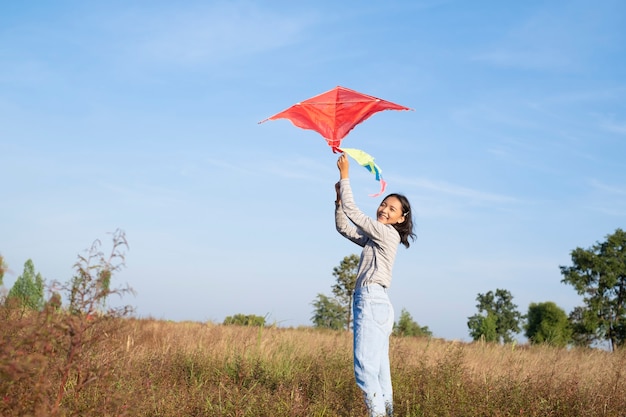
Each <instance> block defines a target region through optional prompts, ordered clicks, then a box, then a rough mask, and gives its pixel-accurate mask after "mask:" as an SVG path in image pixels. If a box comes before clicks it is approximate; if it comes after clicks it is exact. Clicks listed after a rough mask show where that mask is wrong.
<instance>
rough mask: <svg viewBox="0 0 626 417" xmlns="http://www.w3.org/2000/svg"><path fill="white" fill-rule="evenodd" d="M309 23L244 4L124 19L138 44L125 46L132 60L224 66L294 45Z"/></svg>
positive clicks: (126, 28) (163, 12) (166, 11)
mask: <svg viewBox="0 0 626 417" xmlns="http://www.w3.org/2000/svg"><path fill="white" fill-rule="evenodd" d="M309 23H310V22H308V21H307V20H306V19H305V18H301V19H300V18H293V17H287V16H283V15H281V14H279V13H277V12H275V11H271V12H270V11H267V10H264V9H260V8H258V7H257V6H256V5H255V4H252V3H242V2H235V3H222V4H218V5H211V6H210V7H201V8H196V9H189V8H188V9H185V10H184V11H182V10H160V11H159V12H158V13H154V14H152V15H147V16H145V15H141V16H139V15H133V16H127V17H126V18H125V22H124V23H123V26H125V29H124V30H126V31H128V32H132V35H133V36H132V39H134V41H133V42H131V43H130V44H127V45H125V46H124V47H125V48H126V50H127V52H128V53H129V54H130V55H131V56H134V55H136V56H139V57H140V58H143V59H145V60H148V61H157V62H166V63H173V64H182V65H187V64H191V65H193V64H206V63H209V64H210V63H219V62H222V61H223V60H227V59H231V58H234V57H239V56H245V55H247V54H258V53H262V52H265V51H269V50H272V49H275V48H280V47H282V46H285V45H289V44H292V43H294V42H296V41H297V40H298V39H299V37H300V36H301V33H302V31H303V29H305V28H306V27H307V26H308V24H309ZM127 35H128V34H127ZM126 40H127V38H126Z"/></svg>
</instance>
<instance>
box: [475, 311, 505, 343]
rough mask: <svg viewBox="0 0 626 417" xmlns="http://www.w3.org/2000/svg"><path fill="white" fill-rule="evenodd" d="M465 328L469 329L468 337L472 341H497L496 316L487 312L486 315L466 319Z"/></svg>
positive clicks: (476, 315)
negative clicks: (470, 337)
mask: <svg viewBox="0 0 626 417" xmlns="http://www.w3.org/2000/svg"><path fill="white" fill-rule="evenodd" d="M467 327H469V329H470V336H472V339H473V340H483V341H485V342H497V341H498V332H497V329H496V316H495V314H494V313H492V312H488V313H487V314H486V315H481V314H475V315H473V316H472V317H470V318H469V319H468V322H467Z"/></svg>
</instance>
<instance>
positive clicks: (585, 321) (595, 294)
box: [560, 229, 626, 350]
mask: <svg viewBox="0 0 626 417" xmlns="http://www.w3.org/2000/svg"><path fill="white" fill-rule="evenodd" d="M571 258H572V266H561V267H560V269H561V275H562V276H563V279H562V280H561V282H562V283H565V284H569V285H571V286H573V287H574V289H575V290H576V292H577V293H578V294H579V295H582V296H583V302H584V304H585V305H584V306H583V307H580V308H579V309H577V310H574V311H573V312H572V313H571V314H570V321H571V322H572V327H573V329H574V333H575V336H574V339H575V340H576V341H577V342H579V343H580V342H581V341H585V340H587V341H589V342H590V343H592V342H594V341H608V342H609V343H610V346H611V350H614V349H615V348H617V347H619V346H623V345H624V343H625V342H626V232H624V231H623V230H622V229H617V230H616V231H615V233H613V234H611V235H607V236H606V241H604V242H597V243H596V244H595V245H593V246H592V247H591V248H589V249H582V248H576V249H574V250H573V251H572V252H571Z"/></svg>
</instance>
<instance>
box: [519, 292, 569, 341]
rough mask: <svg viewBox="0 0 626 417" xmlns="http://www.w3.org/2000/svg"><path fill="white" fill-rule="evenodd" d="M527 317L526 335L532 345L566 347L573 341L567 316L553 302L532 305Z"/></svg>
mask: <svg viewBox="0 0 626 417" xmlns="http://www.w3.org/2000/svg"><path fill="white" fill-rule="evenodd" d="M526 317H527V323H526V325H525V326H524V327H525V330H526V333H525V334H526V337H527V338H528V340H530V343H532V344H538V343H549V344H551V345H554V346H559V347H564V346H567V345H568V344H569V343H570V342H571V341H572V329H571V327H570V325H569V320H568V317H567V314H566V313H565V311H564V310H563V309H562V308H560V307H559V306H557V305H556V304H555V303H553V302H552V301H547V302H544V303H531V304H530V306H529V307H528V315H527V316H526Z"/></svg>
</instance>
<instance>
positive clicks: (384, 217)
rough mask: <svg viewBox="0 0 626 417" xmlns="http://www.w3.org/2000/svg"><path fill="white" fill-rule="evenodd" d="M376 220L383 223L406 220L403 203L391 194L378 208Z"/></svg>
mask: <svg viewBox="0 0 626 417" xmlns="http://www.w3.org/2000/svg"><path fill="white" fill-rule="evenodd" d="M376 220H378V221H379V222H381V223H383V224H396V223H402V222H403V221H404V213H403V212H402V203H401V202H400V200H399V199H398V198H397V197H394V196H389V197H387V198H385V199H384V200H383V202H382V203H380V206H378V210H376Z"/></svg>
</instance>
